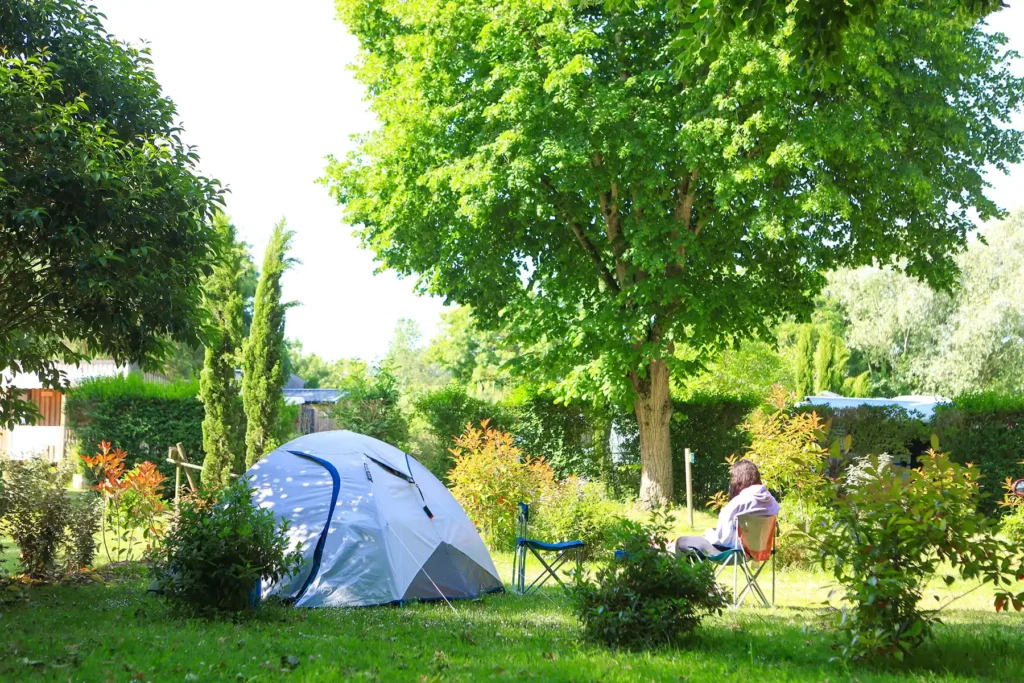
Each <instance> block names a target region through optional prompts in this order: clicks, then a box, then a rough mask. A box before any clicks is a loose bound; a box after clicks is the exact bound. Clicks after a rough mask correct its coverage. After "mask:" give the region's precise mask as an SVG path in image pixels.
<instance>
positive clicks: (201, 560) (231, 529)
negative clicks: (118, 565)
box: [153, 478, 302, 613]
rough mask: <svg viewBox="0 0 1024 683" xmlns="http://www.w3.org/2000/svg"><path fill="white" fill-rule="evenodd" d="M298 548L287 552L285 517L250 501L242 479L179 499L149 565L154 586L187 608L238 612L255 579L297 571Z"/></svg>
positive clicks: (249, 604) (243, 607) (245, 606)
mask: <svg viewBox="0 0 1024 683" xmlns="http://www.w3.org/2000/svg"><path fill="white" fill-rule="evenodd" d="M300 549H301V548H295V549H292V550H289V540H288V520H287V519H285V518H282V519H281V520H280V521H279V520H278V517H277V515H276V514H275V513H274V512H273V511H272V510H268V509H264V508H260V507H259V506H257V505H256V504H255V503H254V502H253V489H252V488H250V486H249V482H248V481H246V480H245V479H244V478H239V479H237V480H236V481H235V482H234V483H232V484H230V485H228V486H225V487H223V488H220V489H212V488H210V489H204V490H202V491H200V492H199V493H197V494H194V495H191V496H188V497H186V498H184V499H183V500H182V501H181V502H180V504H179V506H178V513H177V515H176V517H175V519H174V522H173V523H172V525H171V528H170V530H169V531H168V533H167V535H166V537H165V538H164V540H163V546H162V548H161V550H160V554H159V557H158V560H157V564H156V566H155V567H154V571H153V573H154V575H155V577H156V581H157V586H158V588H159V589H160V590H161V591H162V592H163V594H164V596H165V597H166V598H167V600H168V601H169V602H170V603H171V604H172V605H173V606H175V607H176V608H178V609H181V610H184V611H186V612H195V613H209V612H240V611H243V610H246V609H248V608H251V607H252V602H251V593H252V591H253V590H254V587H256V586H257V583H258V582H259V581H261V580H263V581H270V582H274V581H278V580H280V579H281V578H283V577H285V576H288V575H290V574H293V573H295V572H296V571H298V569H299V567H300V566H301V565H302V554H301V552H300Z"/></svg>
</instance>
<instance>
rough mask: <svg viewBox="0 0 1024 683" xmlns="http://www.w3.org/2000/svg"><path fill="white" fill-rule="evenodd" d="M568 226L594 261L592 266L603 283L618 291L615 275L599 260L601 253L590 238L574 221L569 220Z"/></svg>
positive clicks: (613, 290)
mask: <svg viewBox="0 0 1024 683" xmlns="http://www.w3.org/2000/svg"><path fill="white" fill-rule="evenodd" d="M569 227H571V228H572V233H573V234H574V235H576V240H577V241H578V242H579V243H580V246H582V247H583V250H584V251H586V252H587V254H588V255H589V256H590V258H591V260H592V261H593V262H594V267H596V268H597V273H598V275H600V276H601V279H602V280H603V281H604V284H605V285H606V286H607V287H608V289H609V290H611V291H612V292H615V293H618V292H619V283H617V282H616V281H615V276H614V275H612V274H611V271H609V270H608V268H607V266H605V265H604V261H602V260H601V253H600V252H599V251H598V250H597V247H595V246H594V243H593V242H591V241H590V238H589V237H587V236H586V234H584V232H583V230H582V229H580V226H579V225H577V224H576V223H573V222H570V223H569Z"/></svg>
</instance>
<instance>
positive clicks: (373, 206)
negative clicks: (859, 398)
mask: <svg viewBox="0 0 1024 683" xmlns="http://www.w3.org/2000/svg"><path fill="white" fill-rule="evenodd" d="M955 4H956V3H953V2H948V3H943V2H931V3H926V4H924V5H920V6H919V5H910V4H908V3H907V2H903V1H899V0H880V1H879V3H878V18H877V22H876V23H875V24H874V25H873V26H871V27H861V28H858V27H857V26H856V25H851V27H850V29H849V30H848V31H847V33H846V34H845V36H844V55H846V57H845V58H844V59H845V61H844V65H843V69H842V70H841V74H840V76H841V77H839V78H835V79H832V80H831V81H829V82H828V83H821V84H818V85H815V84H814V83H812V82H810V81H809V79H808V78H807V75H806V74H805V73H804V72H803V71H802V70H801V69H800V68H799V64H798V63H797V60H796V59H795V58H794V56H793V54H792V53H791V52H790V51H788V50H787V49H786V47H785V41H781V40H776V37H779V36H778V35H776V34H771V35H769V36H757V35H750V33H749V32H748V31H747V30H746V29H745V28H741V27H738V28H736V29H735V30H733V31H731V32H730V33H729V34H728V40H726V41H724V43H723V45H722V48H721V50H720V51H718V53H717V54H716V55H715V57H714V59H713V60H712V61H710V62H708V63H700V62H697V61H694V62H692V63H684V62H680V61H678V60H676V59H675V57H674V54H675V47H676V45H675V41H676V37H677V36H678V34H679V31H680V30H681V29H682V28H683V24H682V22H681V20H680V19H679V18H678V17H677V16H676V15H675V14H673V13H666V12H665V11H664V5H663V4H662V3H660V2H649V1H648V2H644V1H641V2H637V3H634V4H633V6H632V7H631V8H630V9H629V11H618V10H615V9H609V8H608V7H606V6H603V5H586V4H583V5H581V4H579V3H575V2H568V1H567V0H562V1H556V2H547V1H545V2H540V1H538V0H488V1H486V2H476V1H474V2H468V1H465V0H461V1H455V2H451V1H446V2H440V1H438V0H418V1H417V2H411V3H390V2H385V1H384V0H339V4H338V6H339V12H340V15H341V17H342V19H343V20H344V21H345V22H346V24H347V25H348V26H349V28H350V30H351V31H352V32H353V33H354V34H355V35H356V37H357V38H358V39H359V41H360V44H361V53H360V60H359V64H358V69H357V74H358V76H359V78H360V79H361V80H362V81H363V82H364V83H365V84H366V86H367V90H368V93H369V96H370V99H371V106H372V108H373V111H374V112H375V114H376V116H377V118H378V120H379V122H380V126H379V128H378V129H377V130H376V131H374V132H372V133H370V134H368V135H367V136H366V137H365V138H364V139H363V140H362V142H361V144H360V145H359V147H358V149H357V150H356V151H355V152H354V153H353V154H352V155H351V156H350V157H349V158H348V159H347V160H344V161H341V160H335V161H332V162H331V164H330V166H329V168H328V179H327V182H328V184H329V185H330V187H331V189H332V191H333V193H334V196H335V197H336V198H337V199H338V201H339V202H340V203H342V204H343V205H345V208H346V217H347V219H348V221H349V222H350V223H351V224H353V225H359V226H360V228H359V235H360V237H361V239H362V242H363V244H364V245H365V246H366V247H368V248H369V249H371V250H373V251H374V253H375V254H376V257H377V258H378V259H379V260H380V261H381V262H382V263H383V264H384V265H385V266H386V267H390V268H393V269H395V270H397V271H399V272H400V273H403V274H416V275H418V276H419V277H420V283H421V286H422V288H423V289H425V290H429V291H431V292H434V293H437V294H440V295H443V296H445V297H446V298H447V299H448V300H452V301H456V302H459V303H466V304H470V305H472V306H473V310H474V313H475V315H476V317H477V320H478V322H480V324H481V325H483V326H484V327H486V328H490V329H502V328H507V329H510V330H512V331H513V332H514V334H515V338H516V340H517V341H519V342H521V343H522V344H523V347H524V348H525V349H527V352H529V350H530V349H531V348H535V347H536V345H540V348H542V349H543V353H536V354H534V355H533V357H532V359H531V362H532V371H533V373H534V374H535V376H536V377H538V378H546V379H547V380H548V381H550V382H552V383H555V384H556V385H557V387H558V388H559V390H560V391H561V392H562V393H563V395H566V396H581V397H593V396H599V395H604V396H608V397H610V398H612V399H614V400H616V401H618V402H620V403H622V404H626V405H633V406H634V408H635V410H636V412H637V417H638V420H639V422H640V428H641V429H640V437H641V457H642V461H643V480H642V483H641V500H642V501H643V502H647V503H655V502H659V501H663V500H667V499H670V498H671V492H672V491H671V489H672V481H671V466H670V443H669V438H668V424H669V419H670V416H671V403H670V401H669V400H668V382H669V375H670V374H671V373H676V374H679V373H681V374H684V375H685V374H691V373H693V372H695V371H696V370H698V369H699V368H700V367H701V365H702V363H703V361H704V360H705V359H707V358H709V357H711V356H712V355H713V354H714V353H715V352H717V351H718V350H720V349H722V348H725V347H728V346H731V345H732V344H734V343H735V342H736V340H737V339H740V338H743V337H748V336H753V335H759V336H767V333H768V332H769V330H770V329H771V328H772V327H773V325H774V324H775V323H776V322H777V321H779V320H781V319H783V318H784V317H786V316H789V315H792V314H797V315H805V314H806V313H807V312H809V311H810V309H811V307H812V301H813V298H814V296H815V294H816V293H817V292H818V291H819V290H820V289H821V288H822V287H823V286H824V284H825V278H824V275H823V273H824V272H825V271H828V270H832V269H835V268H838V267H842V266H856V265H863V264H869V263H872V262H875V261H878V262H882V263H893V264H895V265H896V266H898V267H899V268H900V269H901V270H902V271H904V272H906V273H908V274H909V275H911V276H914V277H917V278H921V279H923V280H925V281H927V282H928V283H929V284H931V285H933V286H936V287H940V288H941V287H948V286H950V285H951V284H952V283H954V282H955V281H956V273H957V264H956V261H955V258H954V257H955V256H956V254H958V253H959V252H960V251H962V250H963V248H964V246H965V245H966V242H967V234H968V232H969V230H970V229H971V227H972V225H973V224H972V221H971V211H972V210H975V211H977V212H978V213H979V214H980V215H981V216H982V217H988V216H993V215H996V214H997V213H998V208H997V207H996V206H995V205H994V204H993V203H992V202H991V201H990V200H989V199H988V198H986V196H985V194H984V190H985V187H986V183H985V181H984V179H983V175H982V174H983V172H984V170H985V168H986V166H987V165H989V164H994V165H996V166H1004V165H1005V164H1008V163H1013V162H1017V161H1019V160H1021V158H1022V145H1021V142H1022V136H1021V133H1020V132H1019V131H1016V130H1014V129H1013V128H1012V127H1010V125H1009V117H1010V115H1011V113H1012V112H1013V111H1015V110H1016V109H1017V107H1018V105H1019V103H1020V99H1021V94H1022V92H1024V91H1022V83H1021V80H1020V79H1018V78H1016V77H1015V76H1014V75H1013V74H1012V73H1011V70H1010V56H1009V55H1008V54H1007V52H1006V50H1005V48H1004V45H1005V39H1004V38H1003V37H1002V36H999V35H992V34H989V33H986V32H985V31H983V30H982V29H981V27H979V26H976V25H975V23H974V20H973V18H967V17H964V16H963V14H962V13H956V12H951V11H949V10H950V9H951V8H952V7H953V6H954V5H955ZM779 30H780V31H781V30H785V29H784V28H783V29H779Z"/></svg>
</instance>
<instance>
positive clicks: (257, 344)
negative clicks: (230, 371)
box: [242, 220, 295, 468]
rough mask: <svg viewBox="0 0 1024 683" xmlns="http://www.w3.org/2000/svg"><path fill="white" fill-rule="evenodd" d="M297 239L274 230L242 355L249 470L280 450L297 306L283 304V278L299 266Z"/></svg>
mask: <svg viewBox="0 0 1024 683" xmlns="http://www.w3.org/2000/svg"><path fill="white" fill-rule="evenodd" d="M294 235H295V233H294V232H292V231H291V230H287V229H286V228H285V222H284V220H282V221H281V222H280V223H278V224H277V225H275V226H274V232H273V233H272V234H271V236H270V242H268V243H267V250H266V252H265V254H264V256H263V268H262V270H261V271H260V281H259V284H258V285H257V286H256V300H255V302H254V304H253V319H252V327H251V328H250V330H249V338H248V340H246V343H245V348H244V351H243V354H242V402H243V405H244V407H245V417H246V426H245V465H246V467H247V468H248V467H251V466H252V465H253V463H255V462H256V461H257V460H259V459H260V458H262V457H263V456H264V455H266V454H267V453H269V452H270V451H272V450H273V449H274V448H276V447H277V446H278V445H280V444H279V443H278V442H277V439H276V438H275V429H276V425H277V424H278V412H279V405H280V402H281V389H282V388H283V387H284V384H285V380H286V376H285V364H286V363H287V350H286V348H285V342H284V316H285V312H286V311H287V310H288V308H289V307H290V306H291V304H287V303H283V302H282V301H281V276H282V275H284V272H285V271H286V270H288V269H289V268H290V267H291V266H292V264H293V263H294V260H293V259H290V258H288V255H287V254H288V249H289V247H290V246H291V240H292V237H293V236H294Z"/></svg>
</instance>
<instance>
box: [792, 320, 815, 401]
mask: <svg viewBox="0 0 1024 683" xmlns="http://www.w3.org/2000/svg"><path fill="white" fill-rule="evenodd" d="M793 374H794V375H795V377H794V379H795V380H796V394H797V399H799V400H801V401H802V400H804V398H805V397H806V396H808V395H810V394H811V392H812V391H813V389H814V328H813V327H811V326H810V325H801V326H800V331H799V333H798V334H797V338H796V372H795V373H793Z"/></svg>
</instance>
